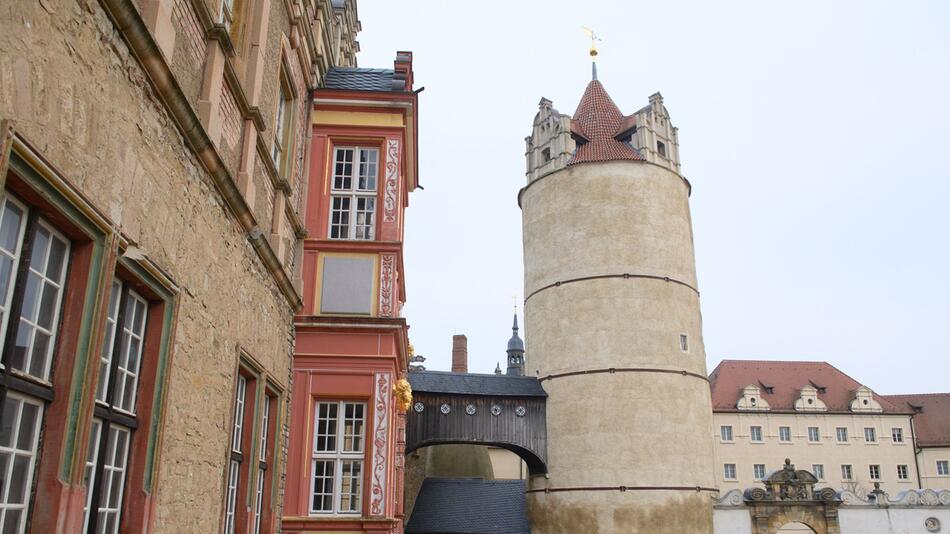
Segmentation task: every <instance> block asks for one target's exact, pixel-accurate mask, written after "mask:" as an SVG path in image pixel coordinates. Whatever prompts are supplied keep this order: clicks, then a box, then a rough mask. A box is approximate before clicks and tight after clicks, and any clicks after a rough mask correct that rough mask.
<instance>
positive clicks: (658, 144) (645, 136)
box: [625, 93, 680, 173]
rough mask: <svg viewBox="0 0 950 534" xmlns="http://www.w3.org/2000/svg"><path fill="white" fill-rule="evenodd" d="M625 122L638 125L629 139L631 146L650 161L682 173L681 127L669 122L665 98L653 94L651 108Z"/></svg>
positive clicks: (627, 118)
mask: <svg viewBox="0 0 950 534" xmlns="http://www.w3.org/2000/svg"><path fill="white" fill-rule="evenodd" d="M625 119H626V121H627V122H628V123H631V124H632V125H635V127H634V128H633V132H632V133H633V135H632V136H630V142H631V144H632V145H633V147H634V148H636V149H637V151H638V152H640V154H642V155H643V156H644V157H645V158H646V160H647V161H649V162H650V163H656V164H657V165H662V166H664V167H666V168H668V169H670V170H671V171H674V172H677V173H678V172H680V140H679V128H676V127H675V126H673V123H672V122H670V112H669V111H668V110H667V109H666V106H665V105H663V95H661V94H660V93H653V94H652V95H650V103H649V105H646V106H644V107H642V108H640V109H639V110H638V111H637V112H636V113H634V114H633V115H631V116H630V117H625ZM628 129H629V128H628Z"/></svg>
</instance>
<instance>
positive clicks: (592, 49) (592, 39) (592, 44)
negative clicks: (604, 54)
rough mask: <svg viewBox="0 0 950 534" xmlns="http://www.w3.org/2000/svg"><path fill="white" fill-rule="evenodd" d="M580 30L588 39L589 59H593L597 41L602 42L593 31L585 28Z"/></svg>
mask: <svg viewBox="0 0 950 534" xmlns="http://www.w3.org/2000/svg"><path fill="white" fill-rule="evenodd" d="M581 29H582V30H584V33H586V34H587V35H588V36H589V37H590V51H589V53H590V57H591V59H594V58H596V57H597V41H601V42H603V39H601V38H600V37H599V36H598V35H597V34H596V33H594V30H592V29H590V28H588V27H587V26H582V27H581Z"/></svg>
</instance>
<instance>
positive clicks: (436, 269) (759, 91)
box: [359, 0, 950, 393]
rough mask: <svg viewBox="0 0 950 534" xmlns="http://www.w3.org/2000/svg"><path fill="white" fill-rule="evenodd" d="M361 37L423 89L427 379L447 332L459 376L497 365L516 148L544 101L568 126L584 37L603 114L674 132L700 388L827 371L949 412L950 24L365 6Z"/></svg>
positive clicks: (865, 16)
mask: <svg viewBox="0 0 950 534" xmlns="http://www.w3.org/2000/svg"><path fill="white" fill-rule="evenodd" d="M359 18H360V20H361V21H362V23H363V32H362V33H360V35H359V41H360V44H361V47H362V50H363V51H362V52H361V53H360V55H359V64H360V66H363V67H388V68H392V61H393V59H394V55H395V51H396V50H412V51H413V53H414V69H415V80H416V81H415V83H416V87H420V86H425V87H426V90H425V92H424V93H422V94H421V95H420V149H419V157H420V180H421V183H422V184H423V186H424V187H425V191H418V190H417V191H416V192H415V193H414V194H413V195H412V198H411V199H410V208H409V211H408V223H407V232H406V278H407V283H408V302H407V305H406V307H405V309H404V312H405V315H406V317H407V318H408V320H409V322H410V324H411V330H410V338H411V341H412V342H413V343H414V345H415V347H416V350H417V352H418V353H420V354H423V355H425V356H426V357H427V358H428V361H427V362H426V365H427V367H428V368H429V369H438V370H447V369H449V367H450V361H451V356H450V355H451V337H452V334H456V333H459V334H466V335H467V336H468V339H469V358H470V361H469V368H470V371H473V372H491V371H492V370H493V369H494V367H495V363H496V362H497V361H502V367H504V357H505V352H504V350H505V343H506V341H507V339H508V337H509V336H510V324H511V313H512V295H518V301H519V302H520V301H521V300H522V299H523V295H522V293H523V279H522V243H521V212H520V210H519V208H518V205H517V201H516V195H517V192H518V189H519V188H520V187H522V186H523V185H524V183H525V176H524V167H525V165H524V137H525V136H526V135H528V134H529V133H530V129H531V122H532V119H533V117H534V114H535V113H536V111H537V103H538V100H539V99H540V98H541V97H542V96H544V97H547V98H549V99H551V100H553V101H554V106H555V107H556V108H557V109H559V110H560V111H561V112H563V113H569V114H573V112H574V109H575V107H576V106H577V101H578V99H579V98H580V96H581V94H582V93H583V91H584V88H585V86H586V85H587V83H588V81H589V80H590V62H589V58H588V56H587V48H588V45H589V41H588V40H587V39H586V37H585V36H584V34H583V33H582V31H581V26H590V27H592V28H594V29H595V31H597V32H598V33H599V34H600V35H602V37H603V42H602V43H599V48H600V51H601V53H600V56H599V61H598V74H599V78H600V80H601V81H602V82H603V84H604V86H605V87H606V88H607V91H608V92H609V93H610V95H611V96H612V97H613V99H614V101H615V102H616V103H617V105H618V106H619V107H620V109H621V110H622V111H623V112H624V113H632V112H633V111H635V110H637V109H638V108H640V107H641V106H643V105H646V103H647V97H648V96H649V95H650V94H652V93H654V92H656V91H661V92H662V93H663V96H664V99H665V103H666V105H667V108H668V109H669V111H670V114H671V115H672V119H673V123H674V124H675V125H676V126H678V127H679V129H680V148H681V153H682V163H683V167H682V169H683V173H684V174H685V175H686V177H687V178H689V180H690V181H691V182H692V184H693V193H692V198H691V201H690V202H691V208H692V215H693V225H694V227H693V230H694V233H695V242H696V263H697V271H698V276H699V284H700V290H701V292H702V312H703V319H704V338H705V342H706V353H707V363H708V365H709V369H710V370H712V368H713V367H715V365H716V364H717V363H719V361H720V360H721V359H724V358H741V359H776V360H778V359H786V360H788V359H805V360H825V361H828V362H830V363H832V364H834V365H835V366H837V367H839V368H840V369H841V370H843V371H844V372H846V373H848V374H850V375H851V376H852V377H854V378H855V379H856V380H858V381H859V382H861V383H863V384H866V385H868V386H869V387H871V388H872V389H874V390H876V391H878V392H880V393H902V392H934V391H950V378H948V376H950V348H948V347H950V344H948V337H950V311H948V303H950V281H948V277H950V251H948V248H950V236H948V230H950V215H948V209H947V208H948V205H947V198H948V193H950V171H948V168H950V165H948V163H947V161H946V160H945V158H946V157H950V2H946V1H940V0H935V1H930V2H925V1H904V2H893V1H892V2H873V1H868V0H860V1H827V0H825V1H801V0H800V1H796V2H784V3H781V4H780V3H778V2H762V1H761V0H759V1H750V2H708V1H696V2H676V1H664V2H648V3H644V2H631V1H629V0H627V1H617V2H608V1H602V2H595V1H583V2H582V1H578V0H574V1H551V0H548V1H530V2H529V1H511V0H508V1H502V2H458V1H445V0H435V1H392V0H359ZM528 336H529V338H530V334H528ZM531 357H532V354H531V345H530V339H529V344H528V347H527V359H528V367H529V368H530V360H531ZM582 357H583V355H582V354H578V358H582Z"/></svg>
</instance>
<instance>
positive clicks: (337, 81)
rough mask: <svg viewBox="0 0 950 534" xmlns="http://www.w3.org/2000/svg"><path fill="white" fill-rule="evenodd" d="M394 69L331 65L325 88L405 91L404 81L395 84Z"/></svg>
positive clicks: (324, 83)
mask: <svg viewBox="0 0 950 534" xmlns="http://www.w3.org/2000/svg"><path fill="white" fill-rule="evenodd" d="M393 74H394V71H393V69H364V68H360V67H331V68H330V70H328V71H327V74H326V76H325V77H324V78H323V88H324V89H348V90H351V91H386V92H390V91H403V90H404V82H401V81H400V82H398V83H396V84H395V85H394V84H393Z"/></svg>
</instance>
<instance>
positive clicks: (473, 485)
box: [406, 478, 531, 534]
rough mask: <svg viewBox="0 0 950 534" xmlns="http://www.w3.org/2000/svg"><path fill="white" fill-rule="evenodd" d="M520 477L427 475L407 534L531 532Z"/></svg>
mask: <svg viewBox="0 0 950 534" xmlns="http://www.w3.org/2000/svg"><path fill="white" fill-rule="evenodd" d="M524 494H525V483H524V481H523V480H482V479H477V478H427V479H425V480H424V481H423V482H422V488H421V489H420V490H419V496H418V497H417V498H416V504H415V506H414V507H413V509H412V517H410V518H409V522H408V523H407V524H406V534H436V533H438V534H531V525H530V524H529V523H528V516H527V513H526V511H525V498H524Z"/></svg>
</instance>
